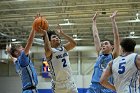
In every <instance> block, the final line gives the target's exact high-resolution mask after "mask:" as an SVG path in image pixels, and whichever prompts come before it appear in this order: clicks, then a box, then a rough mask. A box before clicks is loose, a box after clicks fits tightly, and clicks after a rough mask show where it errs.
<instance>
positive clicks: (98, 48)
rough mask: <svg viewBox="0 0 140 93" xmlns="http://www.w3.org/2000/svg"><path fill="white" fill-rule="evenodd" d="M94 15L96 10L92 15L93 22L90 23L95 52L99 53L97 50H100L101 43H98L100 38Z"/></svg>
mask: <svg viewBox="0 0 140 93" xmlns="http://www.w3.org/2000/svg"><path fill="white" fill-rule="evenodd" d="M96 17H97V12H96V13H95V15H94V16H93V19H92V21H93V23H92V31H93V38H94V45H95V48H96V52H97V54H98V55H99V52H100V50H101V43H100V38H99V33H98V29H97V24H96Z"/></svg>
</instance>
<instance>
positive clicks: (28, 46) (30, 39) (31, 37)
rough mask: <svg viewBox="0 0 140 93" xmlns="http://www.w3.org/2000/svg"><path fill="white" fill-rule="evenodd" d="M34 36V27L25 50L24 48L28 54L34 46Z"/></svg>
mask: <svg viewBox="0 0 140 93" xmlns="http://www.w3.org/2000/svg"><path fill="white" fill-rule="evenodd" d="M34 37H35V30H33V29H32V31H31V32H30V35H29V38H28V40H27V44H26V46H25V50H24V52H25V54H26V55H27V54H29V50H30V48H31V46H32V43H33V40H34Z"/></svg>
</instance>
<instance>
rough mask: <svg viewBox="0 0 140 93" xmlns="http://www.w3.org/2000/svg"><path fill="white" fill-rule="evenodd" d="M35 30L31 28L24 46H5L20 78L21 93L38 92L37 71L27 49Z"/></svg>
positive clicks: (30, 44)
mask: <svg viewBox="0 0 140 93" xmlns="http://www.w3.org/2000/svg"><path fill="white" fill-rule="evenodd" d="M34 36H35V30H34V29H32V31H31V32H30V35H29V38H28V40H27V44H26V46H25V48H23V47H22V46H21V45H19V44H15V45H12V46H11V48H10V47H8V48H7V52H8V53H9V55H10V57H11V58H12V61H13V63H14V64H15V68H16V72H17V73H18V74H19V76H20V77H21V80H22V93H38V91H37V89H36V86H37V84H38V79H37V73H36V70H35V68H34V65H33V63H32V61H31V60H30V58H29V50H30V48H31V47H32V43H33V39H34Z"/></svg>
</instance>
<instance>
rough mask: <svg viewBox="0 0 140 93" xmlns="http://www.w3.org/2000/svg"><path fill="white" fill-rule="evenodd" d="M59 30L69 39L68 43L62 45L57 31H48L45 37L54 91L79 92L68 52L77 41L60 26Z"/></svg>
mask: <svg viewBox="0 0 140 93" xmlns="http://www.w3.org/2000/svg"><path fill="white" fill-rule="evenodd" d="M57 32H58V33H59V35H61V36H63V37H64V38H65V39H66V40H68V42H67V43H66V44H63V45H61V39H60V37H59V35H58V34H56V33H55V31H47V33H45V34H44V37H43V39H44V43H45V46H44V48H45V52H46V53H45V54H46V58H47V62H48V64H49V67H50V71H51V76H52V90H53V93H78V91H77V87H76V85H75V82H74V79H73V77H72V70H71V67H70V60H69V54H68V51H70V50H71V49H73V48H74V47H75V46H76V42H75V41H74V40H73V39H72V38H71V37H70V36H68V35H66V34H65V33H64V32H63V31H62V29H61V27H60V26H58V29H57Z"/></svg>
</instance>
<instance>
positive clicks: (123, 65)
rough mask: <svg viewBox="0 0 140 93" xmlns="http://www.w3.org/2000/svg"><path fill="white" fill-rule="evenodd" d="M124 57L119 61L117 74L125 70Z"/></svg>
mask: <svg viewBox="0 0 140 93" xmlns="http://www.w3.org/2000/svg"><path fill="white" fill-rule="evenodd" d="M125 64H126V62H125V59H122V62H121V63H119V70H118V73H119V74H123V73H124V72H125Z"/></svg>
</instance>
